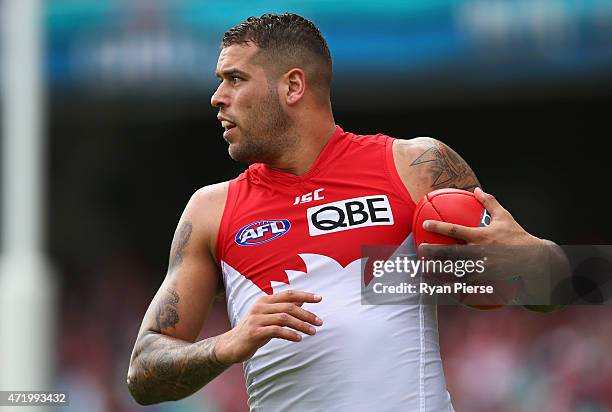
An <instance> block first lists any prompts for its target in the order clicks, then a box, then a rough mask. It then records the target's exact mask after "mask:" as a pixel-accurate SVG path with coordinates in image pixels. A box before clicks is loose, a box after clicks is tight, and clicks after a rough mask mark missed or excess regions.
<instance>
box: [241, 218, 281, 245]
mask: <svg viewBox="0 0 612 412" xmlns="http://www.w3.org/2000/svg"><path fill="white" fill-rule="evenodd" d="M289 229H291V222H289V221H288V220H287V219H267V220H258V221H257V222H252V223H249V224H248V225H246V226H243V227H242V229H240V230H239V231H238V233H236V239H235V240H236V243H238V244H239V245H240V246H255V245H261V244H262V243H266V242H271V241H273V240H275V239H278V238H279V237H281V236H283V235H284V234H286V233H287V232H288V231H289Z"/></svg>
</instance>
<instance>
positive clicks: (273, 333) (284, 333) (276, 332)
mask: <svg viewBox="0 0 612 412" xmlns="http://www.w3.org/2000/svg"><path fill="white" fill-rule="evenodd" d="M261 337H262V338H265V339H271V338H279V339H284V340H288V341H290V342H299V341H301V340H302V336H301V335H300V334H299V333H297V332H295V331H293V330H291V329H287V328H283V327H281V326H277V325H271V326H266V327H264V328H262V330H261Z"/></svg>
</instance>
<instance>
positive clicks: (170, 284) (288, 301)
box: [127, 184, 323, 405]
mask: <svg viewBox="0 0 612 412" xmlns="http://www.w3.org/2000/svg"><path fill="white" fill-rule="evenodd" d="M226 197H227V185H223V184H222V185H217V186H212V187H209V188H205V189H203V190H200V191H198V192H197V193H196V194H195V195H194V196H193V197H192V198H191V200H190V201H189V203H188V204H187V207H186V208H185V212H184V213H183V216H181V219H180V221H179V225H178V228H177V230H176V233H175V235H174V240H173V241H172V250H171V253H170V262H169V264H168V274H167V275H166V278H165V279H164V281H163V283H162V285H161V286H160V288H159V290H158V291H157V294H156V295H155V297H154V298H153V301H152V302H151V304H150V306H149V309H148V310H147V312H146V314H145V316H144V320H143V322H142V326H141V327H140V332H139V333H138V337H137V338H136V345H135V346H134V351H133V352H132V358H131V360H130V368H129V370H128V380H127V382H128V388H129V390H130V393H131V394H132V396H133V397H134V399H135V400H136V401H137V402H138V403H140V404H143V405H148V404H152V403H158V402H164V401H168V400H177V399H181V398H184V397H186V396H188V395H191V394H192V393H194V392H196V391H197V390H198V389H200V388H201V387H202V386H204V385H206V384H207V383H208V382H210V381H211V380H212V379H214V378H215V377H216V376H218V375H219V374H220V373H221V372H223V371H224V370H225V369H226V368H227V367H228V365H232V364H234V363H240V362H244V361H246V360H247V359H250V358H251V357H252V356H253V355H254V354H255V352H256V351H257V349H259V348H260V347H261V346H263V345H265V344H266V343H268V342H269V341H270V340H271V339H275V338H276V339H284V340H287V341H291V342H299V341H301V340H302V335H300V334H299V333H298V332H302V333H304V334H307V335H314V334H315V333H316V329H315V327H314V326H321V325H322V324H323V321H322V320H321V319H319V318H318V317H317V316H316V315H315V314H314V313H312V312H310V311H308V310H305V309H303V308H302V305H303V304H304V303H318V302H320V301H321V299H322V297H321V296H318V295H314V294H312V293H308V292H303V291H285V292H281V293H278V294H274V295H270V296H268V295H266V294H263V293H262V296H261V297H260V298H259V299H257V300H256V301H255V302H254V304H253V305H252V306H251V308H250V310H249V313H248V314H247V315H246V316H245V317H244V318H243V319H241V320H240V322H239V323H238V324H237V325H236V326H234V328H232V329H231V330H229V331H227V332H225V333H223V334H221V335H219V336H215V337H212V338H209V339H205V340H202V341H199V342H195V339H196V338H197V337H198V334H199V332H200V329H201V328H202V324H203V322H204V320H205V319H206V317H207V314H208V311H209V309H210V306H211V304H212V301H213V298H214V296H215V292H216V290H217V284H218V281H217V268H216V264H215V258H214V256H213V254H214V251H215V250H216V238H217V233H218V230H219V222H220V220H221V215H222V214H223V205H224V204H225V198H226Z"/></svg>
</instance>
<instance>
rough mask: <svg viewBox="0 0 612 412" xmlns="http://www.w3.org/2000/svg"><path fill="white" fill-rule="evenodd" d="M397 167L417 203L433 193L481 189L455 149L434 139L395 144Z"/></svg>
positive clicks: (428, 138)
mask: <svg viewBox="0 0 612 412" xmlns="http://www.w3.org/2000/svg"><path fill="white" fill-rule="evenodd" d="M393 158H394V162H395V167H396V169H397V172H398V174H399V175H400V178H401V179H402V181H403V183H404V185H405V186H406V188H407V189H408V192H410V195H411V196H412V199H413V200H414V201H415V202H417V201H419V199H421V197H423V196H424V195H425V194H427V193H429V192H431V191H432V190H436V189H442V188H449V187H450V188H458V189H463V190H469V191H473V190H474V189H475V188H476V187H478V186H480V183H479V182H478V179H477V178H476V175H475V174H474V172H473V171H472V169H471V168H470V166H469V165H468V164H467V163H466V162H465V160H463V158H462V157H461V156H459V155H458V154H457V153H456V152H455V151H454V150H453V149H451V148H450V147H448V146H447V145H446V144H444V143H442V142H441V141H439V140H437V139H434V138H431V137H417V138H414V139H409V140H402V139H396V140H395V141H394V143H393Z"/></svg>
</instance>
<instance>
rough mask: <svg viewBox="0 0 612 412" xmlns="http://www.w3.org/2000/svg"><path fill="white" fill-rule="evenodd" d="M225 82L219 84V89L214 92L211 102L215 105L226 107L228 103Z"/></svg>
mask: <svg viewBox="0 0 612 412" xmlns="http://www.w3.org/2000/svg"><path fill="white" fill-rule="evenodd" d="M223 89H224V87H223V82H222V83H220V84H219V87H217V90H215V92H214V93H213V95H212V96H211V98H210V104H211V105H212V106H213V107H226V106H227V105H228V101H227V94H226V93H224V92H223Z"/></svg>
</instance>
